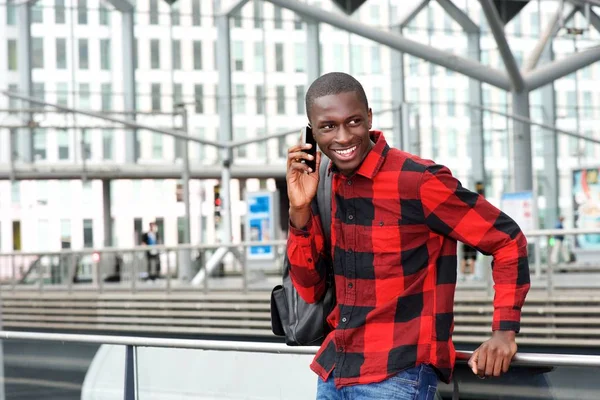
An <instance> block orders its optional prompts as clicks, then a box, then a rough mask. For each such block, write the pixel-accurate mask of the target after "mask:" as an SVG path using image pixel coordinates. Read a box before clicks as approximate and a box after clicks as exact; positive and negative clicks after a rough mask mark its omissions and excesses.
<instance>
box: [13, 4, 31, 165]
mask: <svg viewBox="0 0 600 400" xmlns="http://www.w3.org/2000/svg"><path fill="white" fill-rule="evenodd" d="M17 9H18V14H17V15H18V22H19V23H18V34H19V36H18V40H17V47H18V49H17V62H18V69H19V93H21V94H24V95H25V96H26V97H33V83H32V75H31V70H32V67H33V62H32V61H33V60H32V57H33V51H32V48H31V3H29V2H23V3H22V4H20V5H18V6H17ZM22 106H23V108H26V109H30V108H32V107H31V105H30V104H27V103H25V102H24V104H22ZM21 119H22V121H23V123H24V124H25V125H27V124H28V123H29V122H30V121H32V120H33V114H31V113H29V112H24V113H21ZM17 149H18V152H19V154H18V155H19V157H18V158H19V160H21V161H24V162H33V129H31V128H26V129H22V130H21V132H20V134H19V138H18V142H17Z"/></svg>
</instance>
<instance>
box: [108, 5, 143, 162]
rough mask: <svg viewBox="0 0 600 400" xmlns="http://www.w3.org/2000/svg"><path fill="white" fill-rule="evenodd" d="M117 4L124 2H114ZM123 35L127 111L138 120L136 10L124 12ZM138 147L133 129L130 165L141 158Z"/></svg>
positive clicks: (128, 145)
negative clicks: (136, 112) (134, 30)
mask: <svg viewBox="0 0 600 400" xmlns="http://www.w3.org/2000/svg"><path fill="white" fill-rule="evenodd" d="M113 1H115V2H118V1H122V0H113ZM121 19H122V31H123V32H122V33H123V44H122V46H123V49H122V50H123V97H124V103H125V109H126V110H132V111H134V112H133V113H132V114H131V115H130V118H131V119H132V120H135V119H136V115H135V110H136V109H137V104H136V103H137V84H136V81H135V60H136V58H137V51H136V50H137V49H136V48H135V38H134V33H133V26H134V9H133V8H131V9H130V10H128V11H123V12H122V15H121ZM137 152H138V146H137V130H136V129H135V128H133V129H131V131H130V132H129V134H128V135H125V160H126V161H127V162H130V163H134V162H137V159H138V157H139V154H137Z"/></svg>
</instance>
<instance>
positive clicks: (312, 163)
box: [302, 125, 317, 172]
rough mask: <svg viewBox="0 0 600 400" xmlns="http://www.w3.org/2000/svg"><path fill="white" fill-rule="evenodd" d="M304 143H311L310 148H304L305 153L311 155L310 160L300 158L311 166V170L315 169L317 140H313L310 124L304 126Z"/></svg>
mask: <svg viewBox="0 0 600 400" xmlns="http://www.w3.org/2000/svg"><path fill="white" fill-rule="evenodd" d="M304 143H306V144H309V143H310V144H311V145H312V147H311V148H310V149H304V152H305V153H308V154H310V155H311V156H313V159H312V160H302V162H304V163H305V164H306V165H308V166H309V167H310V168H312V170H313V172H314V171H315V170H316V169H317V142H316V141H315V137H314V136H313V133H312V128H311V127H310V126H308V125H307V126H306V128H304Z"/></svg>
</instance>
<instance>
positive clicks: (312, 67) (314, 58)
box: [265, 20, 321, 90]
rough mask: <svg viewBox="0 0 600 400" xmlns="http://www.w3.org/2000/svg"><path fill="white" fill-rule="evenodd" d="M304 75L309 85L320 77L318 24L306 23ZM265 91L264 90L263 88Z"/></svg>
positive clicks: (308, 21)
mask: <svg viewBox="0 0 600 400" xmlns="http://www.w3.org/2000/svg"><path fill="white" fill-rule="evenodd" d="M306 53H307V66H306V72H307V73H306V75H307V79H308V84H309V85H310V84H311V83H312V82H314V81H315V80H316V79H317V78H318V77H319V76H321V46H320V42H319V23H318V22H315V21H312V20H307V21H306ZM265 90H266V88H265Z"/></svg>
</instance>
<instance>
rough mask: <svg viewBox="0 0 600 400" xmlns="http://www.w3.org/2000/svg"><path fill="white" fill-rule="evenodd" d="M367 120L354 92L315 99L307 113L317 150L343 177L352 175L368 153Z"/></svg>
mask: <svg viewBox="0 0 600 400" xmlns="http://www.w3.org/2000/svg"><path fill="white" fill-rule="evenodd" d="M371 120H372V114H371V109H370V108H369V109H367V107H365V104H364V103H363V102H361V101H360V99H359V97H358V95H357V94H356V92H347V93H340V94H335V95H328V96H323V97H319V98H317V99H315V101H314V103H313V104H312V107H311V109H310V122H311V125H312V130H313V135H314V136H315V140H316V142H317V144H318V145H319V148H320V149H321V151H322V152H323V153H324V154H325V155H326V156H327V157H329V159H330V160H331V161H333V163H334V164H335V166H336V167H337V168H338V169H339V170H340V172H342V173H343V174H344V175H350V174H352V173H353V172H354V171H355V170H356V169H357V168H358V166H359V165H360V164H361V162H362V161H363V160H364V158H365V157H366V155H367V154H368V153H369V150H371V147H372V143H371V139H370V137H369V129H370V128H371Z"/></svg>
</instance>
